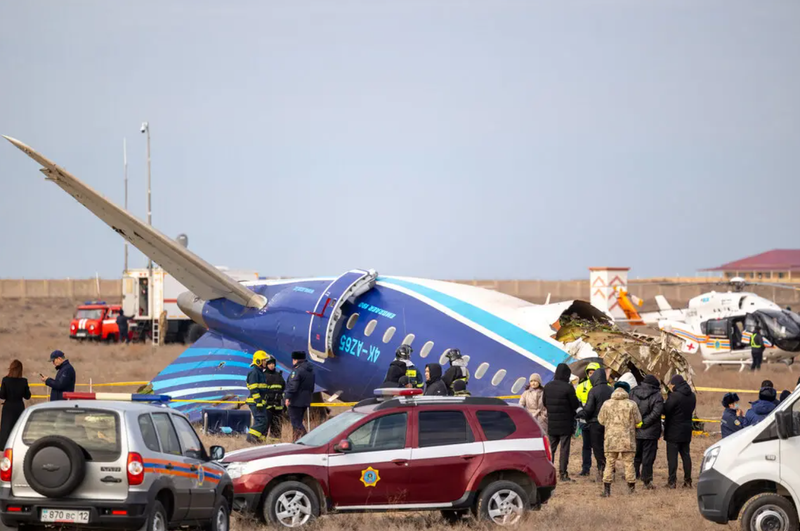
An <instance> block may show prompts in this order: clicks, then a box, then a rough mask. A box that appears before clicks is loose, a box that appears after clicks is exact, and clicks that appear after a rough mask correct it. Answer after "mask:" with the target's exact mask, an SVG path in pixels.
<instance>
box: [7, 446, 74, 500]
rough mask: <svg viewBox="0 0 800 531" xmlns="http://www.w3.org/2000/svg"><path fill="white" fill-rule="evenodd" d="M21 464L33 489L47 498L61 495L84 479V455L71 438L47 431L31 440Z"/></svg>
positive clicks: (69, 491)
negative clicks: (42, 435)
mask: <svg viewBox="0 0 800 531" xmlns="http://www.w3.org/2000/svg"><path fill="white" fill-rule="evenodd" d="M22 467H23V471H24V473H25V479H26V480H27V481H28V484H29V485H30V486H31V488H32V489H33V490H35V491H36V492H38V493H39V494H41V495H42V496H46V497H48V498H63V497H64V496H68V495H69V494H71V493H72V492H73V491H74V490H75V489H77V488H78V486H80V484H81V483H83V478H84V477H85V476H86V457H85V456H84V454H83V449H82V448H81V447H80V446H78V444H76V443H75V441H73V440H72V439H68V438H67V437H62V436H60V435H49V436H47V437H42V438H41V439H37V440H36V441H35V442H34V443H33V444H31V446H30V448H28V452H27V454H25V460H24V461H23V463H22Z"/></svg>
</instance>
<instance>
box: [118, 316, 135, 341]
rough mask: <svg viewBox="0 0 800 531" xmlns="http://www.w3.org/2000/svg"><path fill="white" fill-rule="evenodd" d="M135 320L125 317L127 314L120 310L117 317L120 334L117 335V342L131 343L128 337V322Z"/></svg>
mask: <svg viewBox="0 0 800 531" xmlns="http://www.w3.org/2000/svg"><path fill="white" fill-rule="evenodd" d="M131 319H133V317H128V316H126V315H125V312H124V311H123V310H122V308H120V310H119V315H118V316H117V329H118V330H119V333H118V334H117V341H118V342H119V343H122V342H123V341H124V342H125V343H130V342H131V339H130V337H129V336H128V321H130V320H131Z"/></svg>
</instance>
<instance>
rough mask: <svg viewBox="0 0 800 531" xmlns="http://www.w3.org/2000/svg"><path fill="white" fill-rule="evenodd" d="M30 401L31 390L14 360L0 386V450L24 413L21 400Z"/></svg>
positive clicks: (18, 364)
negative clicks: (0, 411) (0, 410)
mask: <svg viewBox="0 0 800 531" xmlns="http://www.w3.org/2000/svg"><path fill="white" fill-rule="evenodd" d="M30 399H31V389H30V387H28V380H27V378H23V377H22V362H20V361H19V360H14V361H12V362H11V365H10V366H9V367H8V376H6V377H5V378H3V383H2V384H1V385H0V400H5V402H3V420H2V421H0V450H4V449H5V447H6V441H8V436H9V435H11V430H12V429H14V425H15V424H16V423H17V421H18V420H19V417H20V416H21V415H22V412H23V411H25V402H23V400H30Z"/></svg>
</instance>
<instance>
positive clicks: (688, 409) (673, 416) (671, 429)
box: [664, 374, 697, 489]
mask: <svg viewBox="0 0 800 531" xmlns="http://www.w3.org/2000/svg"><path fill="white" fill-rule="evenodd" d="M669 387H670V391H671V392H670V394H669V397H668V398H667V401H666V402H665V403H664V440H665V441H666V442H667V468H668V471H669V480H668V482H667V487H669V488H671V489H674V488H675V487H676V486H677V474H678V455H680V456H681V461H683V486H684V488H691V486H692V456H691V454H690V453H689V450H690V446H691V443H692V417H693V416H694V410H695V407H696V406H697V397H696V396H695V394H694V393H693V392H692V388H691V387H689V384H688V383H686V380H684V379H683V376H681V375H679V374H676V375H675V376H673V377H672V379H671V380H670V381H669Z"/></svg>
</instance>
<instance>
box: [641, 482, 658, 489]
mask: <svg viewBox="0 0 800 531" xmlns="http://www.w3.org/2000/svg"><path fill="white" fill-rule="evenodd" d="M644 490H656V486H655V485H653V482H652V481H645V482H644Z"/></svg>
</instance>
